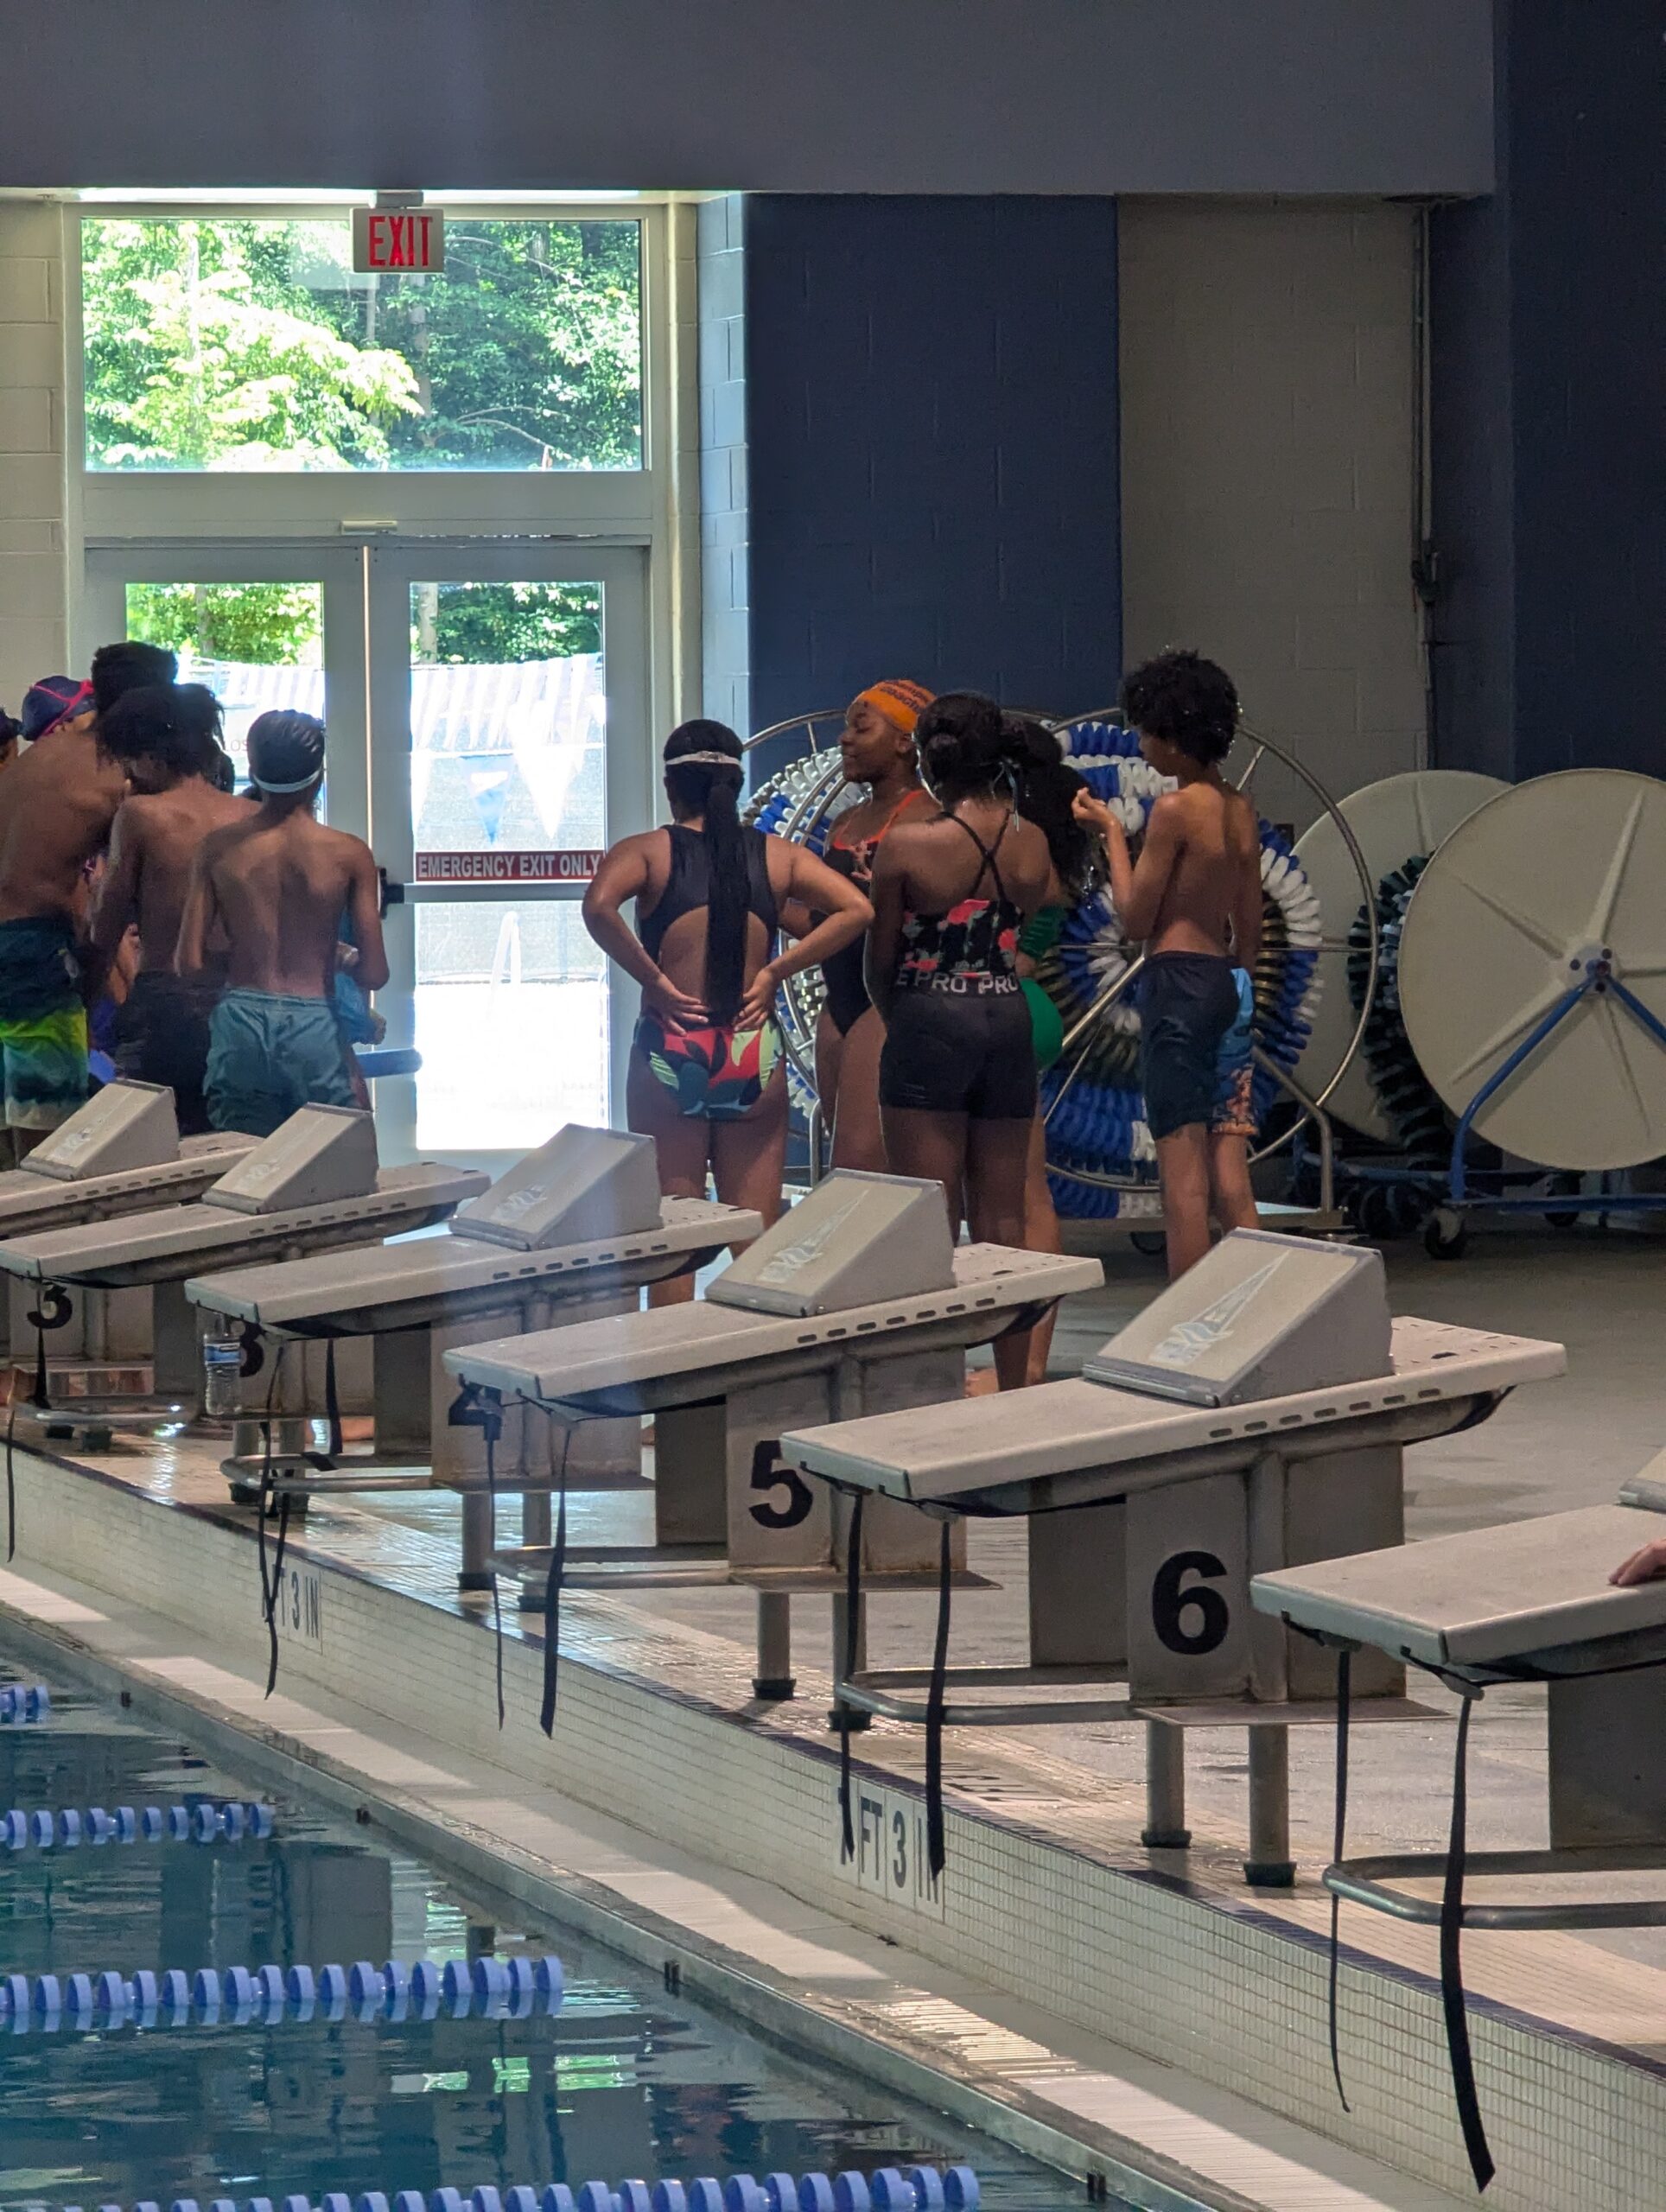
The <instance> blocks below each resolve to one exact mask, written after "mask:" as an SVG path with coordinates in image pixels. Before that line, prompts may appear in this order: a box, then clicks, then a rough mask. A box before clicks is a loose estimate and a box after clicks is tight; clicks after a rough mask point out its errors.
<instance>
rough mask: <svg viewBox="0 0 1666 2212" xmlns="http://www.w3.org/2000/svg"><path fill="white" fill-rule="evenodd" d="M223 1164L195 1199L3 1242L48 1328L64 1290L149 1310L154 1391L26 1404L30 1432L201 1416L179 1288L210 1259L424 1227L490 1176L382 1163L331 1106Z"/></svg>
mask: <svg viewBox="0 0 1666 2212" xmlns="http://www.w3.org/2000/svg"><path fill="white" fill-rule="evenodd" d="M221 1168H222V1172H221V1173H219V1176H218V1178H217V1179H216V1180H215V1181H214V1182H213V1184H212V1185H211V1187H210V1188H209V1189H208V1190H207V1192H205V1193H204V1195H203V1196H202V1198H200V1200H199V1201H198V1202H196V1203H195V1204H194V1205H179V1206H171V1207H166V1208H163V1209H161V1210H152V1211H147V1212H137V1213H125V1214H122V1215H120V1216H119V1217H118V1218H116V1219H113V1220H107V1219H100V1220H96V1221H88V1222H84V1223H82V1224H80V1225H79V1226H75V1227H70V1228H64V1229H55V1230H45V1231H38V1232H32V1233H30V1234H29V1235H27V1236H8V1237H7V1238H6V1240H5V1241H4V1242H3V1243H0V1271H3V1272H4V1273H5V1274H8V1275H10V1277H12V1278H13V1279H14V1281H16V1282H19V1283H21V1284H22V1285H23V1286H24V1287H25V1288H26V1289H28V1290H29V1291H31V1292H32V1293H33V1294H35V1298H36V1300H37V1310H38V1311H39V1313H40V1314H41V1317H42V1322H43V1325H44V1326H45V1327H46V1328H48V1329H55V1328H57V1327H59V1326H60V1325H62V1324H63V1323H64V1322H66V1321H67V1320H68V1319H71V1317H72V1316H73V1310H74V1309H73V1300H72V1299H71V1297H70V1295H69V1294H70V1293H71V1292H72V1291H73V1292H76V1293H86V1292H90V1291H127V1290H137V1291H140V1292H143V1293H144V1294H146V1296H147V1299H148V1301H149V1306H150V1309H151V1341H152V1344H153V1345H154V1348H155V1351H154V1376H153V1386H152V1395H150V1396H149V1397H145V1396H143V1395H133V1394H124V1395H122V1396H120V1397H116V1398H111V1399H107V1400H99V1399H95V1398H93V1397H91V1396H76V1397H70V1398H66V1399H64V1400H63V1401H62V1402H60V1403H58V1404H51V1403H41V1402H28V1403H26V1404H24V1405H22V1406H20V1408H19V1413H20V1418H26V1419H27V1421H28V1423H29V1427H30V1428H31V1429H32V1430H33V1431H34V1432H35V1434H36V1435H37V1436H40V1437H43V1438H47V1439H50V1440H54V1441H55V1440H60V1439H62V1438H68V1437H70V1436H73V1435H74V1434H76V1433H90V1434H92V1435H93V1436H95V1437H98V1436H100V1435H107V1434H108V1433H111V1432H112V1431H113V1430H114V1429H116V1428H118V1427H125V1428H130V1427H139V1428H147V1427H155V1426H156V1424H157V1423H158V1422H160V1421H183V1420H191V1419H195V1418H198V1417H200V1413H201V1409H202V1354H201V1348H200V1340H199V1335H198V1328H197V1321H196V1316H195V1314H194V1313H193V1311H192V1308H191V1306H190V1305H189V1304H188V1301H187V1300H186V1297H185V1284H186V1281H187V1279H188V1277H190V1276H192V1275H194V1274H199V1273H200V1272H201V1269H202V1266H203V1263H204V1262H205V1261H210V1262H212V1261H220V1262H224V1263H225V1264H226V1265H228V1266H236V1265H239V1264H245V1263H248V1262H253V1261H256V1260H259V1259H263V1258H270V1257H297V1256H299V1255H301V1254H302V1253H305V1252H322V1251H328V1250H334V1249H340V1247H342V1246H345V1245H352V1244H359V1243H366V1242H367V1241H369V1240H372V1239H376V1238H379V1237H383V1236H395V1235H397V1234H398V1233H399V1232H401V1231H403V1230H413V1229H421V1228H423V1227H425V1226H427V1225H428V1224H429V1223H431V1222H436V1221H442V1220H443V1219H444V1218H445V1217H447V1215H448V1214H449V1213H451V1212H452V1211H453V1210H454V1209H455V1207H457V1206H459V1205H461V1204H463V1202H464V1201H465V1200H467V1199H468V1198H474V1197H476V1196H478V1195H479V1194H480V1192H482V1191H483V1190H484V1189H485V1188H486V1177H485V1176H484V1175H481V1174H480V1173H476V1172H475V1171H474V1170H472V1169H467V1168H459V1167H448V1166H442V1165H440V1164H439V1163H437V1162H434V1161H419V1162H418V1163H417V1165H416V1166H410V1167H393V1168H381V1169H378V1166H377V1163H376V1135H375V1125H374V1123H373V1122H372V1119H371V1116H369V1115H368V1114H364V1113H359V1112H358V1111H356V1110H354V1109H349V1108H346V1107H335V1106H303V1107H302V1109H301V1110H300V1112H299V1113H297V1114H293V1115H291V1116H290V1117H289V1120H288V1121H287V1122H284V1124H283V1127H282V1128H279V1129H277V1130H276V1131H275V1132H274V1133H273V1134H272V1135H270V1137H268V1138H267V1139H266V1140H265V1141H264V1143H260V1144H252V1143H249V1142H246V1141H245V1143H244V1148H243V1151H242V1154H241V1156H240V1157H238V1159H237V1160H235V1162H234V1164H233V1165H232V1166H231V1167H230V1168H229V1169H226V1167H225V1166H224V1162H223V1161H222V1162H221ZM39 1395H40V1394H38V1393H37V1399H38V1397H39Z"/></svg>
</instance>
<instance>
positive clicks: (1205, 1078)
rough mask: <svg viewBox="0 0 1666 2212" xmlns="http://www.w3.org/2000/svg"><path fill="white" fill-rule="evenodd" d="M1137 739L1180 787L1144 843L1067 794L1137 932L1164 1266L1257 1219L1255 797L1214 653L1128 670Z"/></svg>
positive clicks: (1191, 1257) (1234, 699)
mask: <svg viewBox="0 0 1666 2212" xmlns="http://www.w3.org/2000/svg"><path fill="white" fill-rule="evenodd" d="M1122 711H1123V713H1124V715H1126V716H1127V718H1128V720H1129V723H1130V724H1131V725H1132V726H1133V727H1134V728H1135V729H1137V730H1138V731H1139V733H1140V750H1141V753H1143V754H1144V756H1145V758H1146V759H1147V760H1148V761H1149V762H1150V764H1151V766H1153V767H1154V768H1155V769H1156V770H1157V771H1158V772H1159V773H1160V775H1164V776H1172V777H1173V779H1175V781H1176V783H1177V784H1178V785H1179V786H1180V788H1179V789H1178V790H1177V791H1169V792H1166V793H1165V794H1164V795H1163V797H1162V798H1160V799H1159V800H1158V801H1157V803H1156V804H1155V805H1154V807H1153V808H1152V810H1151V816H1150V818H1149V820H1148V822H1147V823H1146V830H1145V838H1144V842H1143V843H1142V844H1141V849H1140V857H1139V859H1138V860H1137V861H1135V860H1133V859H1132V858H1131V857H1130V855H1129V848H1128V839H1127V837H1126V836H1125V835H1124V834H1123V830H1122V824H1121V823H1120V822H1118V820H1117V819H1116V816H1115V815H1114V814H1113V813H1112V812H1111V810H1110V808H1109V807H1108V806H1105V805H1104V804H1103V803H1102V802H1101V801H1100V800H1098V799H1096V798H1092V797H1091V795H1090V794H1089V793H1087V792H1085V791H1084V792H1080V793H1078V796H1077V799H1076V803H1075V804H1076V812H1077V815H1078V818H1079V819H1081V820H1083V821H1084V822H1088V823H1091V824H1092V825H1093V826H1094V827H1096V828H1097V829H1099V831H1100V832H1101V834H1102V835H1103V837H1104V840H1105V853H1106V858H1107V859H1108V861H1110V888H1111V898H1112V900H1113V902H1114V903H1115V906H1116V917H1117V919H1118V920H1119V921H1120V922H1121V923H1122V927H1123V929H1124V930H1125V931H1127V932H1128V934H1129V937H1130V938H1135V939H1137V940H1140V941H1141V942H1143V944H1144V946H1145V956H1146V964H1145V969H1144V971H1143V974H1142V976H1141V985H1142V988H1141V999H1140V1021H1141V1085H1142V1088H1143V1090H1144V1092H1145V1105H1146V1121H1147V1123H1148V1127H1149V1128H1150V1130H1151V1135H1152V1137H1153V1140H1154V1142H1155V1144H1156V1147H1157V1166H1158V1173H1159V1174H1160V1177H1161V1179H1162V1192H1163V1226H1164V1229H1165V1230H1166V1232H1167V1241H1168V1274H1169V1280H1170V1281H1173V1279H1174V1278H1175V1276H1177V1275H1181V1274H1185V1272H1186V1269H1187V1268H1189V1267H1192V1265H1193V1264H1194V1263H1195V1262H1197V1261H1199V1260H1200V1259H1202V1257H1203V1255H1204V1254H1205V1252H1206V1251H1207V1250H1208V1249H1209V1217H1210V1215H1211V1212H1212V1213H1213V1214H1214V1217H1215V1218H1216V1219H1217V1220H1218V1222H1219V1224H1220V1225H1221V1227H1222V1229H1223V1230H1233V1229H1253V1228H1254V1227H1255V1226H1256V1201H1255V1195H1254V1193H1253V1192H1252V1191H1251V1190H1250V1142H1251V1141H1252V1140H1253V1138H1254V1136H1255V1134H1256V1122H1255V1114H1254V1109H1253V1108H1252V1105H1251V1103H1250V1090H1251V1084H1252V1081H1253V1077H1254V1072H1255V1071H1254V1068H1253V1066H1252V1065H1251V1061H1250V1033H1251V1023H1252V1020H1253V1017H1254V1013H1255V992H1254V982H1253V978H1254V976H1255V970H1256V953H1257V952H1258V950H1260V945H1261V837H1260V832H1259V829H1258V826H1257V823H1256V812H1255V809H1254V808H1253V807H1252V806H1251V805H1250V801H1249V800H1248V799H1247V798H1243V797H1242V796H1241V795H1240V794H1239V793H1238V792H1237V791H1233V790H1232V789H1231V788H1230V785H1228V784H1227V783H1226V782H1225V781H1224V779H1223V778H1222V775H1221V772H1220V764H1221V762H1222V761H1223V760H1224V759H1225V758H1226V755H1227V753H1228V752H1229V751H1230V748H1231V744H1232V740H1233V737H1234V735H1235V734H1236V731H1237V718H1238V696H1237V692H1236V691H1235V690H1234V689H1233V687H1232V680H1231V678H1230V677H1229V676H1228V675H1227V673H1226V671H1225V670H1224V669H1222V668H1218V667H1217V666H1216V664H1215V663H1214V662H1213V661H1209V660H1204V659H1202V658H1199V655H1198V654H1196V653H1191V652H1167V653H1160V654H1159V656H1158V657H1157V658H1156V659H1155V660H1152V661H1148V662H1147V663H1146V664H1145V665H1144V666H1143V667H1142V668H1136V669H1135V670H1134V671H1132V672H1131V673H1130V674H1129V676H1128V677H1126V678H1125V679H1124V680H1123V683H1122Z"/></svg>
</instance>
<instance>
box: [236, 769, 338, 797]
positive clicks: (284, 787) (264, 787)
mask: <svg viewBox="0 0 1666 2212" xmlns="http://www.w3.org/2000/svg"><path fill="white" fill-rule="evenodd" d="M323 772H324V771H323V770H322V769H321V768H315V769H314V770H313V772H312V773H311V775H310V776H303V777H302V779H301V781H300V782H299V783H298V784H269V783H268V782H267V780H266V779H265V778H264V776H257V775H254V774H252V773H251V775H250V779H249V780H250V782H251V784H253V785H255V787H256V789H257V790H258V791H271V792H274V793H275V794H276V795H277V797H278V798H289V795H290V794H291V793H292V792H294V791H310V790H311V789H312V786H313V785H315V783H316V782H317V781H318V779H319V778H320V777H321V775H322V774H323Z"/></svg>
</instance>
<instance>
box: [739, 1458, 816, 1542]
mask: <svg viewBox="0 0 1666 2212" xmlns="http://www.w3.org/2000/svg"><path fill="white" fill-rule="evenodd" d="M751 1487H752V1488H753V1489H754V1491H762V1492H763V1493H764V1494H765V1496H766V1497H769V1498H770V1499H771V1501H772V1502H771V1503H768V1504H765V1505H754V1507H753V1508H752V1517H753V1519H754V1521H755V1522H757V1523H758V1526H759V1527H760V1529H796V1528H797V1527H798V1524H799V1522H802V1521H808V1520H809V1518H810V1516H811V1510H812V1508H813V1507H814V1505H815V1503H816V1499H815V1496H814V1493H813V1492H812V1491H811V1487H810V1484H808V1483H807V1482H806V1481H805V1480H804V1477H803V1476H802V1475H800V1474H798V1473H796V1472H795V1471H794V1470H793V1469H792V1468H791V1467H784V1466H783V1465H781V1444H780V1439H779V1437H774V1436H766V1437H765V1438H763V1439H762V1440H761V1441H760V1442H759V1443H758V1444H755V1445H754V1446H753V1452H752V1478H751ZM777 1491H784V1492H785V1499H784V1501H783V1502H782V1503H779V1504H778V1503H774V1502H773V1499H774V1493H775V1492H777Z"/></svg>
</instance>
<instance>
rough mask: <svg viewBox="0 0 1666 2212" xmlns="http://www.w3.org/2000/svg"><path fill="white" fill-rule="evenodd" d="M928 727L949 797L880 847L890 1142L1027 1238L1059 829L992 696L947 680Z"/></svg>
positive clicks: (975, 1218)
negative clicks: (1033, 994) (1027, 970)
mask: <svg viewBox="0 0 1666 2212" xmlns="http://www.w3.org/2000/svg"><path fill="white" fill-rule="evenodd" d="M916 739H917V743H918V746H919V763H920V773H921V776H922V777H923V779H924V780H925V785H926V787H927V789H928V790H929V791H931V793H932V797H933V798H935V799H936V800H937V801H938V809H939V810H938V813H937V814H935V815H933V816H931V817H926V818H925V819H923V820H920V821H918V822H914V821H910V820H906V819H905V820H904V821H901V822H900V823H897V825H896V826H895V828H894V829H893V830H892V831H891V833H890V835H889V836H887V838H886V840H885V842H884V844H883V845H882V846H881V849H880V851H879V854H878V856H877V858H876V859H875V861H874V874H873V891H872V895H873V900H874V927H873V930H872V931H871V933H870V935H869V938H868V992H869V995H870V996H871V997H872V999H873V1001H874V1005H875V1006H876V1007H878V1008H879V1011H880V1013H881V1016H882V1017H883V1018H884V1020H885V1024H886V1038H885V1049H884V1052H882V1053H881V1058H880V1109H881V1116H882V1119H883V1122H884V1128H885V1145H886V1153H887V1158H888V1160H889V1162H890V1165H891V1166H892V1168H893V1170H894V1171H895V1173H898V1174H900V1175H929V1176H935V1177H936V1178H937V1179H938V1181H939V1182H941V1183H942V1185H943V1186H944V1193H945V1195H946V1196H947V1198H948V1201H949V1211H950V1217H951V1220H952V1221H953V1222H954V1223H955V1224H956V1225H957V1226H958V1224H959V1222H960V1220H961V1217H962V1216H963V1215H964V1216H965V1217H966V1218H967V1219H968V1220H970V1224H971V1228H972V1234H973V1236H975V1237H976V1238H978V1239H979V1240H980V1241H982V1242H986V1243H997V1244H1015V1245H1021V1244H1022V1243H1023V1241H1024V1175H1025V1166H1026V1162H1027V1157H1028V1152H1029V1142H1030V1127H1031V1123H1032V1122H1033V1120H1034V1117H1035V1098H1036V1078H1035V1054H1034V1051H1033V1046H1032V1043H1031V1033H1030V1015H1029V1008H1028V1007H1027V1004H1026V1002H1025V999H1024V995H1023V993H1022V991H1021V989H1020V988H1019V982H1018V975H1017V964H1016V963H1017V955H1018V933H1019V930H1020V929H1021V926H1022V925H1023V922H1024V920H1025V919H1026V918H1027V916H1029V915H1031V914H1033V912H1035V910H1036V909H1037V907H1039V906H1040V905H1041V904H1042V903H1043V901H1044V900H1045V899H1046V895H1047V886H1048V883H1049V880H1051V875H1052V862H1051V859H1050V856H1049V855H1048V851H1047V841H1046V837H1045V836H1043V835H1042V833H1041V832H1040V830H1039V829H1036V828H1035V826H1034V824H1033V823H1028V822H1025V821H1023V820H1022V819H1021V817H1020V816H1019V814H1018V812H1017V809H1016V807H1015V805H1014V801H1013V798H1012V764H1011V746H1012V738H1011V734H1010V733H1009V732H1008V728H1007V725H1006V723H1005V721H1004V720H1003V718H1002V713H1001V709H999V707H997V706H996V705H995V702H994V700H993V699H986V698H984V697H983V696H982V694H981V693H979V692H976V691H959V692H945V693H944V696H942V697H941V698H940V699H938V700H936V701H934V702H932V705H931V706H930V707H928V708H927V709H926V710H925V713H924V714H923V715H921V716H920V718H919V728H918V730H917V733H916Z"/></svg>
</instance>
